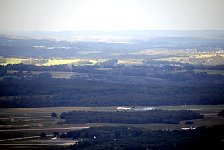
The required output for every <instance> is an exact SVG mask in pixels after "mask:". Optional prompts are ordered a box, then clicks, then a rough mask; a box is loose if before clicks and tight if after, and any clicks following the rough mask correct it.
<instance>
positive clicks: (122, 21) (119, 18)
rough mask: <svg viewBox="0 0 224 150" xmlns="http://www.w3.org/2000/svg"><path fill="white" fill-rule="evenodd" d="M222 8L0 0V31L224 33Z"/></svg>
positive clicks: (216, 0) (210, 2) (171, 1)
mask: <svg viewBox="0 0 224 150" xmlns="http://www.w3.org/2000/svg"><path fill="white" fill-rule="evenodd" d="M223 6H224V1H223V0H197V1H195V0H122V1H121V0H120V1H119V0H113V1H112V0H63V1H61V0H32V1H30V0H17V1H15V0H0V22H1V24H0V30H1V31H62V30H69V31H78V30H88V31H89V30H98V31H99V30H100V31H114V30H205V29H224V21H223V18H224V9H223Z"/></svg>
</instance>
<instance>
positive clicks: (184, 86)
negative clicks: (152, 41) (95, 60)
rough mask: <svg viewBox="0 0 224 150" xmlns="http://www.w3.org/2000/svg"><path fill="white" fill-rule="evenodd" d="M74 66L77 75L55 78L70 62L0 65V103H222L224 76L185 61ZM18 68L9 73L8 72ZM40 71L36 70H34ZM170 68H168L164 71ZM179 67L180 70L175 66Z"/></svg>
mask: <svg viewBox="0 0 224 150" xmlns="http://www.w3.org/2000/svg"><path fill="white" fill-rule="evenodd" d="M179 68H180V67H179V66H177V67H174V66H173V67H172V66H167V65H164V66H162V67H161V66H160V67H158V66H151V67H150V66H145V67H144V66H117V67H113V68H112V69H111V70H106V71H105V70H102V71H101V70H97V68H96V67H94V66H73V72H74V73H77V74H78V73H80V74H79V76H75V77H71V78H68V79H65V78H54V77H53V76H52V73H53V72H54V71H59V72H63V71H68V70H69V68H68V66H66V65H60V66H50V67H46V66H45V67H38V66H32V65H7V66H1V67H0V75H1V77H0V95H1V97H0V105H1V107H47V106H119V105H128V106H136V105H142V106H143V105H184V104H185V103H186V104H223V103H224V101H223V99H224V88H223V85H224V77H223V76H222V75H216V74H215V75H210V74H207V73H194V72H193V71H191V70H192V67H190V66H185V68H184V70H186V69H187V71H185V72H183V71H180V72H175V73H173V71H176V70H177V69H179ZM8 70H13V71H16V72H14V73H13V74H12V73H11V74H9V73H8V72H7V71H8ZM33 70H34V71H38V72H39V73H38V74H37V73H32V71H33ZM163 70H166V71H163ZM177 71H178V70H177Z"/></svg>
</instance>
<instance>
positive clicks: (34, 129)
mask: <svg viewBox="0 0 224 150" xmlns="http://www.w3.org/2000/svg"><path fill="white" fill-rule="evenodd" d="M87 128H89V127H64V128H30V129H6V130H0V132H10V131H46V130H47V131H49V130H81V129H87Z"/></svg>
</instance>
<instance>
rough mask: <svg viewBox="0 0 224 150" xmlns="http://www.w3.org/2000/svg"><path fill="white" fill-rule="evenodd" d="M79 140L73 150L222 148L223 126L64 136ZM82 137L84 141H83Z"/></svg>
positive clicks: (87, 131) (108, 130)
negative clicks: (185, 129)
mask: <svg viewBox="0 0 224 150" xmlns="http://www.w3.org/2000/svg"><path fill="white" fill-rule="evenodd" d="M67 137H72V138H74V139H79V142H78V144H76V145H73V146H71V147H70V148H68V149H74V150H81V149H82V150H96V149H97V150H103V149H107V150H115V149H119V150H136V149H138V150H145V149H160V150H173V149H177V150H178V149H180V150H183V149H186V150H187V149H222V147H223V146H224V143H223V139H224V126H214V127H212V128H205V127H200V128H198V129H195V130H188V131H183V130H173V131H170V130H147V129H141V128H134V127H122V126H121V127H93V128H89V129H84V130H80V131H71V132H68V133H67V134H63V135H62V136H61V138H67ZM81 139H82V140H81Z"/></svg>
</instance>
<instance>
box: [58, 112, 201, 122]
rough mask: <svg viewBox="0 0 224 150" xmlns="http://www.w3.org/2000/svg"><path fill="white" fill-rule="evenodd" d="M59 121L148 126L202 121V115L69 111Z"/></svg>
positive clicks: (194, 113)
mask: <svg viewBox="0 0 224 150" xmlns="http://www.w3.org/2000/svg"><path fill="white" fill-rule="evenodd" d="M60 117H61V119H65V123H72V124H82V123H124V124H148V123H171V124H177V123H179V122H180V121H183V120H192V119H203V115H200V114H199V113H196V112H194V111H191V110H177V111H168V110H150V111H116V112H93V111H87V112H86V111H70V112H63V113H62V114H61V116H60Z"/></svg>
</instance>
